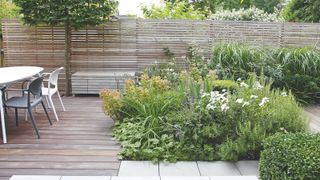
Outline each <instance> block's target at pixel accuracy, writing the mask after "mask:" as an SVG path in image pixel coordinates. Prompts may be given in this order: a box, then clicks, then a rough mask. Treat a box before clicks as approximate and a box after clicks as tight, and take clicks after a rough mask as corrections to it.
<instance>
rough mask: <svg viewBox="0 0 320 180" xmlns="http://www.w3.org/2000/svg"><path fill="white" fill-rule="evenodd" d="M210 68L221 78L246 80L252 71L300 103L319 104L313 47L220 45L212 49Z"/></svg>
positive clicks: (317, 56) (319, 56) (318, 56)
mask: <svg viewBox="0 0 320 180" xmlns="http://www.w3.org/2000/svg"><path fill="white" fill-rule="evenodd" d="M209 67H210V68H211V69H215V70H217V72H218V75H219V77H220V78H222V79H230V78H231V79H238V78H242V79H246V78H248V74H249V73H252V72H254V73H256V74H257V75H261V74H263V75H265V76H267V77H270V78H272V79H273V84H272V87H273V88H279V89H287V90H291V91H292V93H293V94H294V95H295V97H296V99H297V100H298V101H299V102H300V103H303V104H310V103H318V102H319V101H320V93H319V92H320V79H319V77H320V51H319V49H316V48H311V47H309V48H308V47H303V48H294V47H292V48H278V49H268V48H260V47H251V46H248V45H243V44H221V45H217V46H215V47H214V48H213V53H212V59H211V61H210V63H209Z"/></svg>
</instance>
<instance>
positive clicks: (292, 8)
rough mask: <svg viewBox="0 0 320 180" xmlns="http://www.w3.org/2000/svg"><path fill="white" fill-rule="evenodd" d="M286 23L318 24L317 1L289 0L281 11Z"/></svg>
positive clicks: (318, 11) (319, 20)
mask: <svg viewBox="0 0 320 180" xmlns="http://www.w3.org/2000/svg"><path fill="white" fill-rule="evenodd" d="M283 17H284V18H285V19H286V20H287V21H296V22H320V1H319V0H291V1H290V2H289V4H288V5H287V6H286V8H285V9H284V10H283Z"/></svg>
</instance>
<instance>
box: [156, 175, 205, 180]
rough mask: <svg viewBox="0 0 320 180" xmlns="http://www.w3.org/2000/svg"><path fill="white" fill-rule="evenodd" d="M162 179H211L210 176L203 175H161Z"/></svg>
mask: <svg viewBox="0 0 320 180" xmlns="http://www.w3.org/2000/svg"><path fill="white" fill-rule="evenodd" d="M161 180H210V178H209V177H203V176H202V177H201V176H193V177H186V176H161Z"/></svg>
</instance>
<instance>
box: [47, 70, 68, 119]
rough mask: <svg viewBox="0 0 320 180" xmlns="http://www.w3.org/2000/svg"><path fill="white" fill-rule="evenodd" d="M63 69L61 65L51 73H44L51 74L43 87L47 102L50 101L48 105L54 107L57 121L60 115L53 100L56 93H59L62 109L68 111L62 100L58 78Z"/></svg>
mask: <svg viewBox="0 0 320 180" xmlns="http://www.w3.org/2000/svg"><path fill="white" fill-rule="evenodd" d="M61 70H63V67H60V68H58V69H56V70H54V71H53V72H51V73H44V75H49V78H48V79H47V86H45V85H44V86H43V87H42V95H43V96H44V97H45V98H46V100H47V103H48V107H49V108H52V111H53V114H54V116H55V118H56V120H57V121H59V117H58V115H57V111H56V108H55V106H54V104H53V101H52V96H53V95H54V94H57V95H58V98H59V101H60V104H61V106H62V109H63V111H66V109H65V107H64V104H63V102H62V99H61V96H60V93H59V90H58V79H59V73H60V71H61Z"/></svg>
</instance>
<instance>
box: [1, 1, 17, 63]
mask: <svg viewBox="0 0 320 180" xmlns="http://www.w3.org/2000/svg"><path fill="white" fill-rule="evenodd" d="M18 15H19V8H18V7H17V6H16V5H15V4H13V3H9V2H8V1H7V0H0V67H2V66H4V62H3V59H4V58H3V52H2V51H1V50H2V30H1V20H2V19H3V18H14V17H18Z"/></svg>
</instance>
